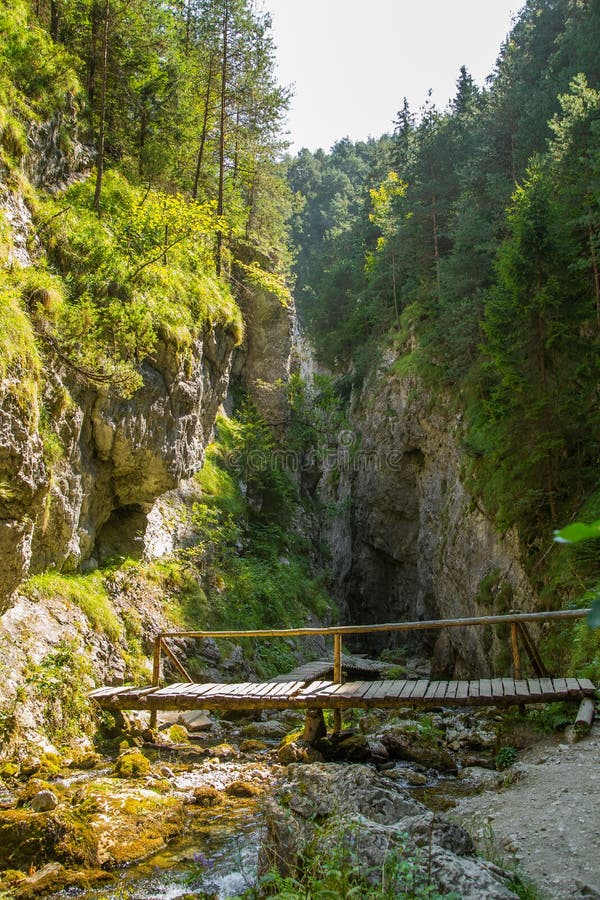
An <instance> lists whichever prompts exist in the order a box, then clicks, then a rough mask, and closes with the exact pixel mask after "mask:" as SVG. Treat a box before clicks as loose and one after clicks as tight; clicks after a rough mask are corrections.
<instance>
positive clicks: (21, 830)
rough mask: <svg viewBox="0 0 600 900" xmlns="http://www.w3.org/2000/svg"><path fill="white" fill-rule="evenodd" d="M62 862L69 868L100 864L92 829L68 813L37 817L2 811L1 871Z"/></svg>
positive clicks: (38, 815) (22, 812) (56, 811)
mask: <svg viewBox="0 0 600 900" xmlns="http://www.w3.org/2000/svg"><path fill="white" fill-rule="evenodd" d="M54 861H56V862H60V863H63V864H64V865H67V866H94V865H96V864H97V854H96V843H95V840H94V837H93V834H92V832H91V830H90V828H89V826H88V825H87V824H86V823H85V822H84V821H83V820H82V819H80V818H79V816H77V815H76V814H75V813H73V812H72V811H70V810H67V809H60V810H58V809H57V810H53V811H52V812H49V813H34V812H31V811H30V810H25V809H10V810H3V811H0V869H23V870H25V871H28V870H29V868H30V867H31V866H32V865H34V866H36V867H39V866H40V865H44V864H45V863H47V862H54Z"/></svg>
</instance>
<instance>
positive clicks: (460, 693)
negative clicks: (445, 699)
mask: <svg viewBox="0 0 600 900" xmlns="http://www.w3.org/2000/svg"><path fill="white" fill-rule="evenodd" d="M468 696H469V682H468V681H458V682H457V684H456V699H457V700H466V699H467V698H468Z"/></svg>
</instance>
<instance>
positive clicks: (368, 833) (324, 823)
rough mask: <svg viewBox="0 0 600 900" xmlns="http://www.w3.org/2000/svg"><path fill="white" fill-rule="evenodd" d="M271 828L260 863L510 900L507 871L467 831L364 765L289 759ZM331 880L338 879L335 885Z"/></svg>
mask: <svg viewBox="0 0 600 900" xmlns="http://www.w3.org/2000/svg"><path fill="white" fill-rule="evenodd" d="M266 818H267V833H266V836H265V839H264V843H263V846H262V849H261V853H260V857H259V869H260V870H261V871H262V872H263V873H266V872H269V871H271V870H273V869H277V870H278V871H279V872H280V873H281V874H282V875H283V876H292V877H296V878H302V877H310V876H311V862H312V861H315V862H316V861H318V866H316V871H317V872H318V873H319V874H320V875H321V877H323V878H326V877H327V868H328V862H327V861H328V860H330V861H331V862H330V868H331V870H332V873H331V877H335V875H334V873H335V871H340V875H341V873H342V872H343V871H344V870H345V871H346V872H352V875H351V876H350V877H351V878H353V879H354V882H355V889H358V885H360V884H362V885H369V884H377V885H381V884H382V883H384V884H385V885H386V888H387V890H388V891H389V893H390V896H392V895H395V894H397V895H398V896H400V895H401V894H403V893H404V890H405V889H406V888H407V887H409V886H410V887H411V888H412V889H413V890H415V889H416V890H419V889H420V890H422V891H423V896H425V895H426V892H427V891H428V887H427V885H428V883H429V884H433V885H434V886H435V887H436V888H437V890H439V891H440V892H443V893H444V894H446V893H448V892H451V891H453V892H454V891H455V892H456V894H457V896H460V897H462V898H465V900H480V898H481V897H486V898H490V900H509V898H514V897H516V894H514V893H513V892H512V891H510V890H509V889H508V888H507V887H506V886H505V883H504V882H505V881H507V880H508V876H507V874H506V873H504V872H502V871H501V870H499V869H498V868H496V867H495V866H493V865H492V864H490V863H485V862H484V861H483V860H480V859H477V858H476V857H475V856H474V847H473V842H472V840H471V838H470V837H469V835H468V834H467V832H466V831H464V830H463V829H462V828H460V827H459V826H457V825H455V824H453V823H451V822H450V821H448V820H447V819H445V818H444V817H443V816H440V815H436V814H432V813H430V812H429V811H428V810H427V809H426V808H425V807H424V806H423V805H422V804H421V803H419V802H417V801H416V800H413V799H412V798H411V797H409V796H408V794H407V793H406V792H405V791H404V790H402V788H399V787H398V785H397V784H395V783H394V782H393V781H391V780H390V779H388V778H386V777H385V776H383V775H379V774H378V773H376V772H375V771H374V770H373V769H371V768H369V767H367V766H361V765H352V766H347V765H339V764H326V765H323V764H318V763H315V764H311V765H298V764H296V765H291V766H288V768H287V769H286V770H285V772H284V774H283V775H282V777H281V778H280V780H279V782H278V783H277V784H276V786H275V791H274V793H273V795H272V796H271V797H269V799H268V800H267V801H266ZM332 886H333V885H332Z"/></svg>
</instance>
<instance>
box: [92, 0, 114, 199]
mask: <svg viewBox="0 0 600 900" xmlns="http://www.w3.org/2000/svg"><path fill="white" fill-rule="evenodd" d="M109 17H110V0H104V21H103V23H102V26H103V29H102V87H101V91H100V121H99V123H98V141H97V144H96V189H95V191H94V209H95V210H96V212H100V195H101V193H102V176H103V175H104V137H105V129H106V82H107V77H108V22H109Z"/></svg>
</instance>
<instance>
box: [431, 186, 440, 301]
mask: <svg viewBox="0 0 600 900" xmlns="http://www.w3.org/2000/svg"><path fill="white" fill-rule="evenodd" d="M431 202H432V208H431V216H432V220H433V258H434V260H435V280H436V282H437V290H438V300H441V297H442V282H441V278H440V247H439V243H438V222H437V209H436V205H435V194H433V195H432V198H431Z"/></svg>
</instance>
